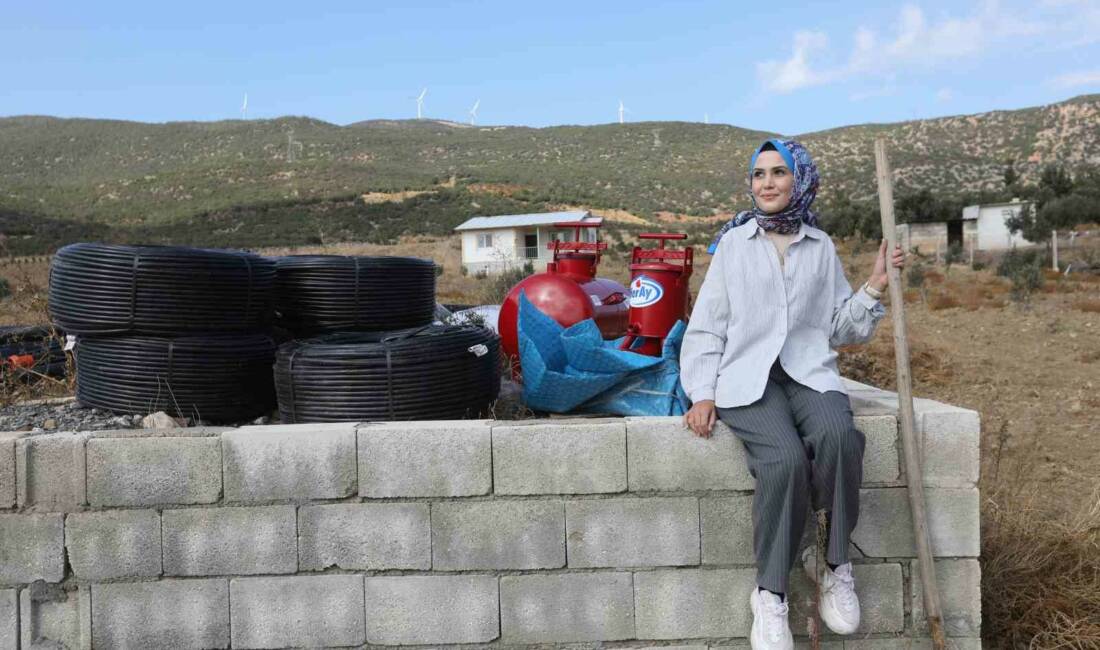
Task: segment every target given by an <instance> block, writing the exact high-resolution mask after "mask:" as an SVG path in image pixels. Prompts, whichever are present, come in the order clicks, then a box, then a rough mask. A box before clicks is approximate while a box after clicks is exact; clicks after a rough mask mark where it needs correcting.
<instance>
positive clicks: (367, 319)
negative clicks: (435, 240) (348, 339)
mask: <svg viewBox="0 0 1100 650" xmlns="http://www.w3.org/2000/svg"><path fill="white" fill-rule="evenodd" d="M276 269H277V281H276V282H277V290H276V305H277V309H278V312H279V314H280V317H281V322H282V323H283V325H284V326H285V327H286V328H287V329H290V330H291V331H294V332H296V333H298V334H300V335H305V336H309V335H312V334H321V333H326V332H339V331H381V330H399V329H406V328H410V327H419V326H421V325H426V324H428V323H430V322H432V320H433V316H434V312H435V264H434V263H433V262H432V261H431V260H426V259H421V258H417V257H394V256H379V257H361V256H360V257H352V256H341V255H289V256H286V257H280V258H278V260H277V262H276Z"/></svg>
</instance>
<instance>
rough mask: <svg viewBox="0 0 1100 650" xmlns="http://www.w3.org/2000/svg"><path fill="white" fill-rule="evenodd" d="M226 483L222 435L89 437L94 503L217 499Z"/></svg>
mask: <svg viewBox="0 0 1100 650" xmlns="http://www.w3.org/2000/svg"><path fill="white" fill-rule="evenodd" d="M221 485H222V467H221V443H220V442H219V441H218V439H217V438H93V439H92V440H89V441H88V500H89V503H91V504H92V505H93V506H149V505H156V504H168V503H179V504H187V503H214V502H215V501H217V500H218V497H219V495H220V494H221Z"/></svg>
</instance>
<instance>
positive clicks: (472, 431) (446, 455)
mask: <svg viewBox="0 0 1100 650" xmlns="http://www.w3.org/2000/svg"><path fill="white" fill-rule="evenodd" d="M490 430H491V429H490V425H489V422H488V421H487V420H471V421H465V420H462V421H445V420H442V421H424V422H400V423H397V422H395V423H370V424H362V425H360V426H359V429H358V435H359V496H364V497H374V498H381V497H458V496H472V495H479V494H488V493H489V491H490V490H492V486H493V467H492V457H491V453H492V451H491V449H492V442H491V438H490Z"/></svg>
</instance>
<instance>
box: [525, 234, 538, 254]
mask: <svg viewBox="0 0 1100 650" xmlns="http://www.w3.org/2000/svg"><path fill="white" fill-rule="evenodd" d="M523 252H524V257H525V258H526V259H529V260H533V259H537V258H538V256H539V234H538V233H537V232H529V233H526V234H525V235H524V236H523Z"/></svg>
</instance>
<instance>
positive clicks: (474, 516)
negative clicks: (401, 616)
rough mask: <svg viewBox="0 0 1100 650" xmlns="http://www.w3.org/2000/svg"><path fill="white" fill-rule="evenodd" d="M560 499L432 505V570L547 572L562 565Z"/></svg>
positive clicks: (562, 509) (448, 502)
mask: <svg viewBox="0 0 1100 650" xmlns="http://www.w3.org/2000/svg"><path fill="white" fill-rule="evenodd" d="M564 530H565V506H564V505H563V504H562V502H561V501H545V500H537V501H536V500H524V501H466V502H463V501H441V502H439V503H433V504H432V568H433V569H435V570H437V571H459V570H464V569H553V568H558V567H563V566H565V532H564Z"/></svg>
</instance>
